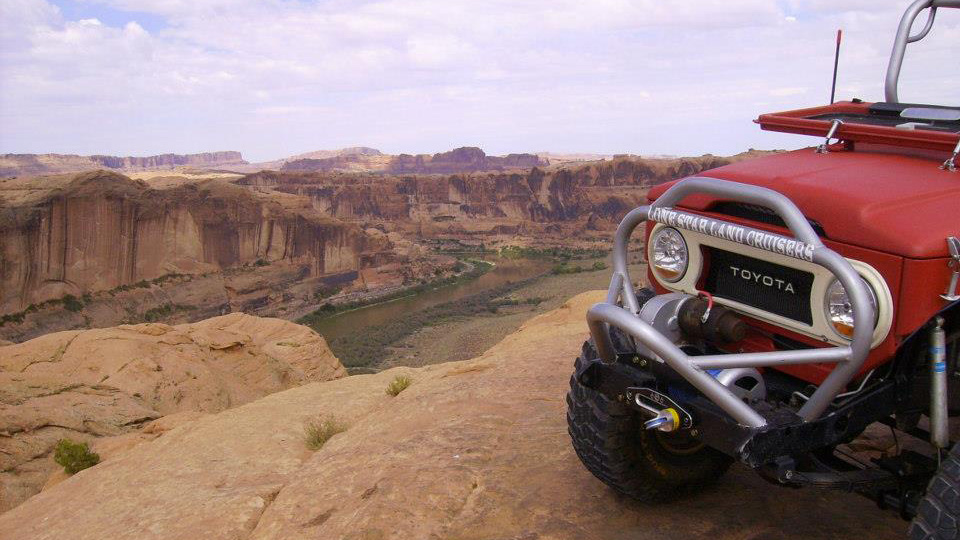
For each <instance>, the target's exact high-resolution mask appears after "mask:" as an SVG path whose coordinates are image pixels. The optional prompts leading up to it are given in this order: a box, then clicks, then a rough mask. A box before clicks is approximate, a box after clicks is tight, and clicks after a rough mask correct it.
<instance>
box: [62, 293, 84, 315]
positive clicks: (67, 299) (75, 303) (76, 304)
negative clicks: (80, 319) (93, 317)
mask: <svg viewBox="0 0 960 540" xmlns="http://www.w3.org/2000/svg"><path fill="white" fill-rule="evenodd" d="M62 300H63V307H65V308H66V309H67V310H68V311H73V312H77V311H80V310H81V309H83V302H81V301H80V300H79V299H77V297H76V296H74V295H72V294H68V295H66V296H64V297H63V298H62Z"/></svg>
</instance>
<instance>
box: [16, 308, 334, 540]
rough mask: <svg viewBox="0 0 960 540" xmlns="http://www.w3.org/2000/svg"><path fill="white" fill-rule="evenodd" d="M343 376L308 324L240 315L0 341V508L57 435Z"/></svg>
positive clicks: (45, 460) (20, 496) (41, 464)
mask: <svg viewBox="0 0 960 540" xmlns="http://www.w3.org/2000/svg"><path fill="white" fill-rule="evenodd" d="M344 375H346V371H345V370H344V368H343V366H342V365H340V362H339V361H338V360H337V359H336V357H334V356H333V353H331V352H330V349H329V348H328V347H327V344H326V342H325V341H324V339H323V338H322V337H320V336H319V335H317V334H316V333H315V332H313V331H312V330H310V329H309V328H307V327H304V326H300V325H297V324H293V323H290V322H287V321H283V320H280V319H263V318H259V317H253V316H250V315H244V314H240V313H237V314H231V315H226V316H223V317H216V318H213V319H208V320H205V321H201V322H198V323H194V324H185V325H180V326H168V325H165V324H140V325H132V326H120V327H116V328H106V329H99V330H87V331H72V332H58V333H54V334H47V335H45V336H43V337H39V338H36V339H33V340H30V341H27V342H25V343H21V344H18V345H8V346H4V347H0V471H2V472H0V511H4V510H8V509H9V508H12V507H13V506H15V505H17V504H18V503H20V502H21V501H23V500H24V499H26V498H27V497H29V496H31V495H33V494H34V493H36V492H38V491H39V490H40V488H41V486H43V485H44V482H46V480H47V477H48V476H49V475H50V474H51V473H52V472H53V471H54V470H55V469H56V465H55V464H54V463H53V459H52V457H51V456H50V452H51V449H52V448H53V446H54V445H55V444H56V442H57V441H58V440H59V439H60V438H63V437H69V438H72V439H75V440H80V441H92V440H94V439H96V438H99V437H104V436H115V435H119V434H123V433H130V432H135V431H137V430H138V429H139V428H141V427H143V426H144V425H145V424H146V423H148V422H150V421H151V420H154V419H157V418H159V417H161V416H165V415H169V414H173V413H179V412H186V411H193V412H204V413H215V412H219V411H222V410H224V409H228V408H230V407H235V406H237V405H241V404H243V403H247V402H249V401H253V400H255V399H257V398H260V397H263V396H265V395H267V394H270V393H272V392H277V391H279V390H283V389H286V388H291V387H294V386H299V385H302V384H304V383H307V382H314V381H326V380H331V379H337V378H340V377H343V376H344ZM167 423H168V424H169V422H167ZM160 427H162V425H153V427H151V428H150V429H148V432H147V435H148V436H149V435H150V434H151V433H157V432H159V431H162V429H160ZM0 537H4V538H6V537H7V536H5V535H3V534H0ZM14 537H16V535H14V536H13V537H11V538H14Z"/></svg>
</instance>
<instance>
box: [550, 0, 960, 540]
mask: <svg viewBox="0 0 960 540" xmlns="http://www.w3.org/2000/svg"><path fill="white" fill-rule="evenodd" d="M944 8H960V0H917V1H915V2H914V3H913V4H911V5H910V7H909V8H908V9H907V11H906V13H905V14H904V16H903V19H902V20H901V23H900V27H899V30H898V32H897V36H896V39H895V42H894V46H893V53H892V55H891V58H890V64H889V67H888V69H887V78H886V89H885V90H886V101H885V102H882V103H863V102H861V101H859V100H853V101H850V102H838V103H834V104H831V105H828V106H823V107H817V108H812V109H803V110H795V111H789V112H781V113H774V114H765V115H761V116H760V118H759V119H758V120H757V122H758V123H759V124H760V126H761V128H763V129H766V130H773V131H784V132H790V133H798V134H805V135H816V136H820V137H825V140H824V142H823V143H822V144H820V145H819V146H817V147H816V148H808V149H803V150H797V151H794V152H787V153H781V154H775V155H771V156H768V157H764V158H761V159H755V160H750V161H744V162H739V163H735V164H733V165H728V166H725V167H721V168H718V169H714V170H711V171H708V172H705V173H702V174H701V175H700V176H697V177H691V178H685V179H683V180H679V181H677V182H673V183H670V184H666V185H663V186H658V187H657V188H655V189H653V190H652V191H651V192H650V195H649V201H650V203H649V204H648V205H647V206H643V207H640V208H637V209H635V210H633V211H632V212H630V213H629V214H627V216H626V217H625V218H624V219H623V221H622V222H621V223H620V226H619V228H618V230H617V233H616V237H615V240H614V251H613V254H614V265H613V266H614V268H613V277H612V279H611V281H610V288H609V291H608V294H607V299H606V302H604V303H600V304H597V305H595V306H593V307H592V308H591V309H590V310H589V311H588V313H587V323H588V326H589V329H590V334H591V339H590V340H589V341H588V342H586V343H585V344H584V346H583V350H582V353H581V355H580V357H579V358H577V362H576V366H575V369H574V373H573V376H572V377H571V380H570V392H569V394H568V395H567V404H568V413H567V420H568V424H569V431H570V436H571V438H572V440H573V446H574V448H575V449H576V452H577V454H578V455H579V456H580V459H581V460H582V461H583V463H584V465H585V466H586V467H587V468H588V469H589V470H590V471H591V472H592V473H593V474H594V475H596V476H597V477H598V478H599V479H600V480H602V481H603V482H605V483H606V484H608V485H609V486H611V487H612V488H614V489H615V490H617V491H619V492H621V493H624V494H626V495H628V496H631V497H634V498H636V499H639V500H642V501H650V502H658V501H664V500H668V499H670V498H673V497H677V496H680V495H683V494H684V493H690V492H691V491H694V490H696V489H697V488H699V487H701V486H704V485H705V484H707V483H709V482H711V481H713V480H715V479H716V478H718V477H719V476H720V475H721V474H722V473H723V472H724V471H725V470H726V469H727V467H728V466H729V465H730V464H731V463H732V462H733V461H739V462H740V463H742V464H744V465H746V466H748V467H751V468H753V469H755V470H757V471H758V472H759V473H760V474H761V475H762V476H763V477H765V478H766V479H768V480H769V481H771V482H774V483H777V484H780V485H784V486H793V487H800V486H811V487H828V488H839V489H845V490H849V491H855V492H858V493H860V494H863V495H866V496H869V497H871V498H873V499H874V500H876V501H877V503H878V504H879V505H880V506H881V507H884V508H891V509H894V510H896V511H898V512H900V514H901V515H902V516H904V517H905V518H907V519H912V520H913V521H912V524H911V526H910V529H909V531H910V532H909V535H910V537H911V538H937V539H939V538H960V445H953V444H952V442H951V440H950V430H949V426H948V420H949V418H950V417H952V416H955V415H957V414H960V387H958V383H960V381H958V379H960V363H958V361H960V284H958V277H960V240H958V237H960V171H957V168H958V167H960V163H958V161H960V160H958V153H960V107H947V106H939V105H919V104H907V103H900V102H899V100H898V99H897V82H898V79H899V73H900V66H901V64H902V61H903V55H904V51H905V49H906V46H907V44H908V43H911V42H914V41H917V40H920V39H923V38H924V37H925V36H926V35H927V34H928V33H929V32H930V31H931V28H932V26H933V22H934V18H935V15H936V12H937V9H944ZM924 11H926V12H927V19H926V23H925V24H924V26H923V28H922V29H921V30H919V32H917V33H916V34H913V35H911V31H912V27H913V24H914V21H915V20H916V18H917V17H918V15H920V14H921V13H923V12H924ZM954 69H955V68H954ZM641 223H645V224H646V231H645V232H646V238H647V242H646V248H645V249H646V257H647V262H648V269H649V270H648V274H649V283H650V287H648V288H643V289H640V290H635V289H634V285H633V282H632V281H631V278H630V276H629V274H628V271H627V246H628V244H629V241H630V237H631V234H632V233H633V231H634V229H635V228H637V226H639V225H640V224H641ZM875 423H880V424H886V425H887V426H890V428H891V429H894V428H896V429H897V430H899V431H900V432H902V433H905V434H908V435H909V436H910V437H914V438H916V439H919V440H920V441H923V443H924V444H922V445H919V448H921V449H924V448H925V449H926V450H925V451H913V450H901V449H900V447H899V445H897V450H898V451H896V452H888V453H886V454H883V455H882V456H881V457H877V458H873V459H872V460H871V461H870V462H869V463H867V462H865V461H864V460H862V459H851V457H850V454H849V453H847V452H844V451H843V450H842V447H843V445H845V444H847V443H849V442H851V441H853V440H854V439H855V438H856V437H857V436H858V435H860V434H861V433H862V432H863V431H864V430H865V429H866V428H867V427H868V426H870V425H871V424H875ZM874 429H876V428H874ZM917 446H918V445H914V447H917ZM838 447H840V449H838Z"/></svg>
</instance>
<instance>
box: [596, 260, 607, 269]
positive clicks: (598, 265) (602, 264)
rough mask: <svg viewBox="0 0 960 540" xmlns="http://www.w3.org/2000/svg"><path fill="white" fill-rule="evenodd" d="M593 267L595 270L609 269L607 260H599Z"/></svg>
mask: <svg viewBox="0 0 960 540" xmlns="http://www.w3.org/2000/svg"><path fill="white" fill-rule="evenodd" d="M593 269H594V270H606V269H607V263H605V262H603V261H597V262H595V263H593Z"/></svg>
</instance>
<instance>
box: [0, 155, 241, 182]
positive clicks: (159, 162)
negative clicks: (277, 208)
mask: <svg viewBox="0 0 960 540" xmlns="http://www.w3.org/2000/svg"><path fill="white" fill-rule="evenodd" d="M246 164H247V162H246V161H244V159H243V156H241V155H240V152H231V151H227V152H204V153H202V154H187V155H182V154H161V155H157V156H147V157H132V156H127V157H119V156H77V155H69V154H3V155H0V177H3V176H35V175H40V174H62V173H70V172H80V171H88V170H91V169H100V168H104V167H105V168H108V169H115V170H120V171H134V170H144V169H172V168H174V167H193V168H200V169H216V168H224V167H233V166H239V165H246Z"/></svg>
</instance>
